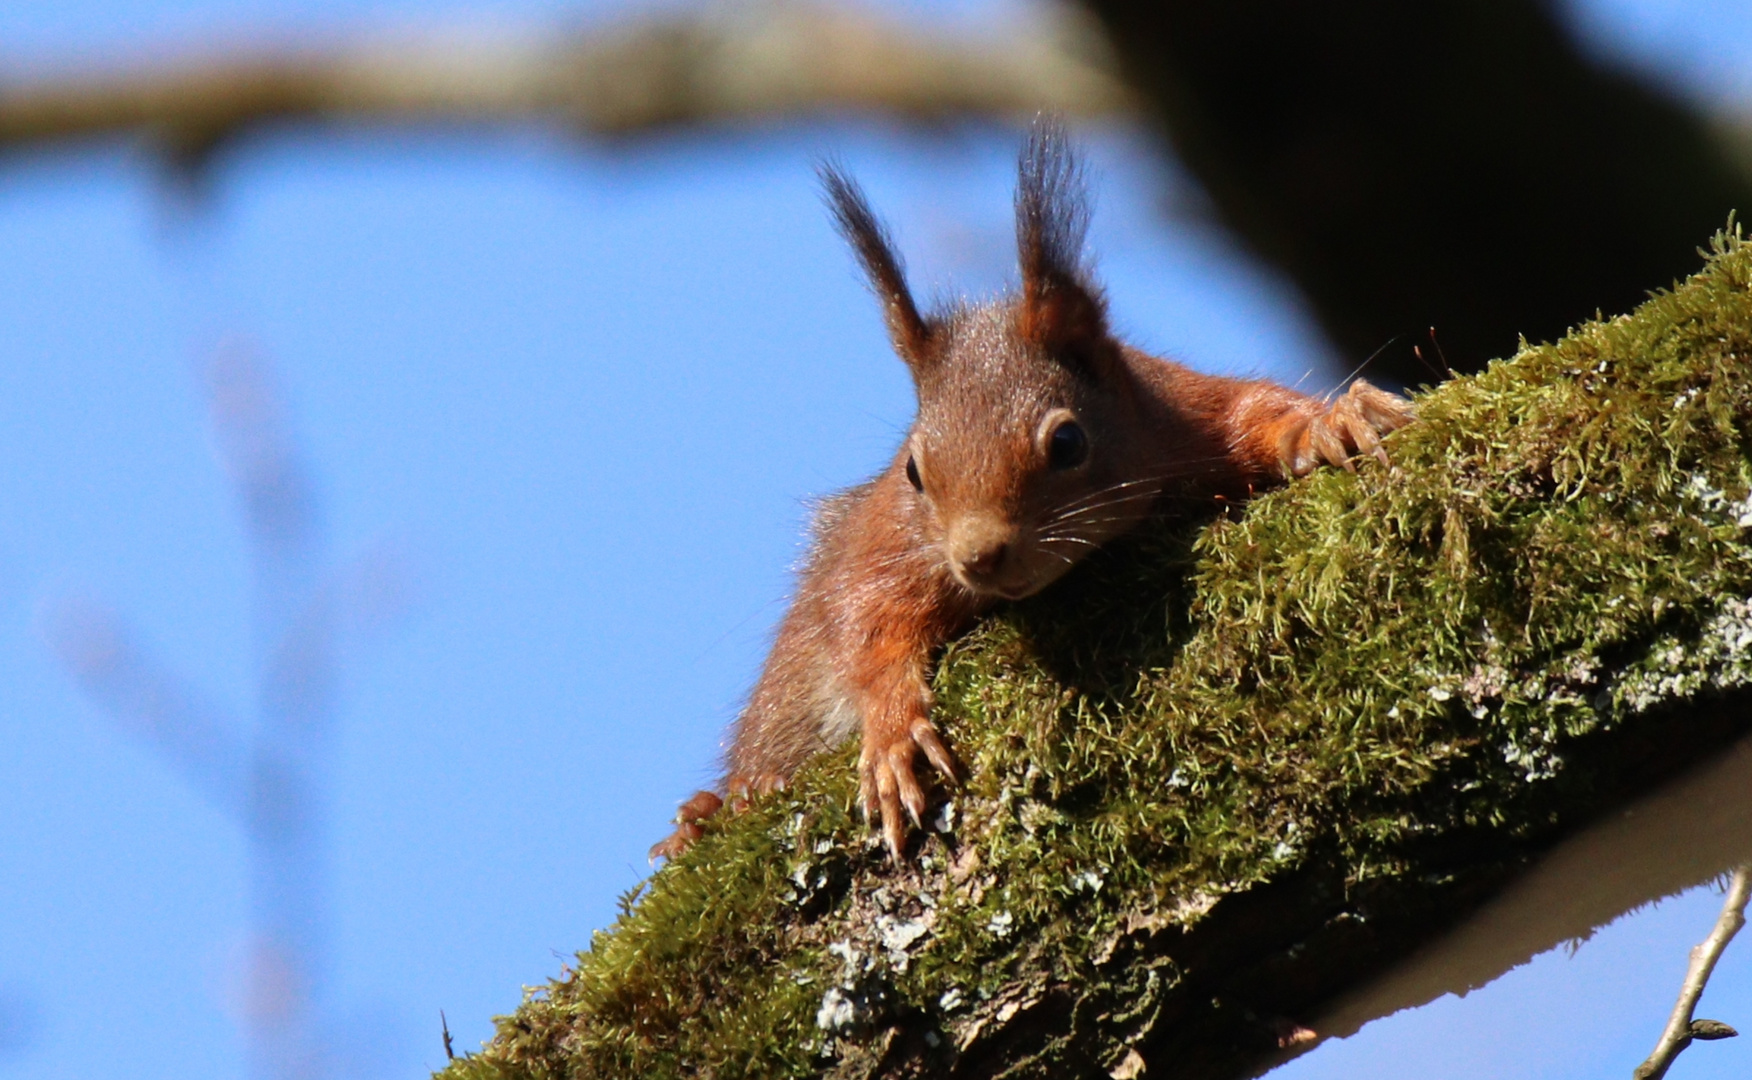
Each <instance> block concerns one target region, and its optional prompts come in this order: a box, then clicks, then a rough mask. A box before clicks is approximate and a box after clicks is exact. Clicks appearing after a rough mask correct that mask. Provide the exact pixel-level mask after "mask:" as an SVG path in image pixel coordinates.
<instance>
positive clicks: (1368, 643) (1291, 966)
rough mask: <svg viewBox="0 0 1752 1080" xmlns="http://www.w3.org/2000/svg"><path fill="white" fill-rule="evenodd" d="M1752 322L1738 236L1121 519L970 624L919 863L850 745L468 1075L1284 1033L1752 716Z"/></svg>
mask: <svg viewBox="0 0 1752 1080" xmlns="http://www.w3.org/2000/svg"><path fill="white" fill-rule="evenodd" d="M1749 361H1752V245H1748V244H1743V243H1742V242H1741V241H1740V240H1739V239H1737V238H1721V239H1720V240H1719V241H1718V243H1717V246H1716V253H1715V254H1714V255H1713V256H1712V258H1711V259H1710V261H1709V262H1708V265H1707V266H1706V267H1705V269H1704V270H1703V271H1702V272H1701V273H1699V274H1698V275H1697V276H1696V277H1694V278H1692V279H1691V280H1690V281H1688V282H1687V283H1685V284H1684V285H1683V286H1681V287H1679V288H1677V289H1676V290H1674V291H1673V292H1671V293H1665V294H1661V295H1659V296H1657V297H1655V298H1654V299H1652V300H1650V301H1649V302H1648V303H1646V304H1644V305H1643V306H1642V307H1641V308H1639V309H1638V310H1637V312H1636V313H1635V314H1633V315H1629V316H1624V317H1621V318H1616V319H1611V320H1608V321H1603V322H1597V323H1591V324H1588V325H1586V326H1583V327H1581V328H1580V329H1578V330H1576V331H1575V332H1574V333H1572V334H1571V335H1569V336H1568V337H1566V338H1565V339H1563V340H1562V341H1560V342H1558V343H1557V344H1555V345H1551V346H1540V347H1537V348H1527V349H1523V350H1522V352H1521V353H1520V354H1519V355H1517V356H1516V357H1514V358H1513V359H1512V360H1509V361H1505V362H1501V363H1498V364H1496V365H1493V366H1492V367H1491V368H1490V369H1489V370H1488V371H1486V372H1484V373H1483V374H1481V375H1479V376H1477V377H1473V378H1467V379H1461V380H1456V381H1454V382H1452V383H1449V384H1448V385H1445V386H1444V387H1442V388H1441V389H1439V390H1437V391H1435V392H1433V393H1431V394H1429V395H1428V396H1426V397H1424V398H1423V399H1422V400H1421V401H1420V403H1419V408H1420V419H1419V421H1418V423H1416V424H1414V425H1412V426H1411V427H1409V428H1407V429H1405V430H1404V431H1402V432H1400V433H1398V434H1396V435H1395V436H1394V437H1393V440H1392V446H1391V449H1392V453H1393V457H1394V460H1395V463H1396V465H1395V468H1394V469H1392V470H1387V469H1381V468H1376V467H1374V466H1373V465H1366V466H1364V467H1363V468H1362V469H1361V470H1360V471H1359V472H1358V473H1357V474H1356V475H1350V474H1346V473H1342V472H1329V473H1325V474H1322V475H1318V476H1315V477H1312V478H1310V479H1309V480H1306V481H1302V482H1298V483H1296V484H1294V485H1292V486H1291V487H1289V488H1288V489H1286V490H1284V491H1281V492H1277V493H1274V494H1272V495H1270V496H1267V497H1264V498H1261V499H1259V500H1257V501H1256V502H1255V503H1254V504H1253V505H1252V506H1251V507H1249V508H1248V509H1247V511H1246V513H1245V514H1244V515H1242V516H1241V517H1239V518H1238V519H1235V520H1224V521H1220V522H1218V523H1216V524H1214V525H1209V526H1206V527H1203V528H1189V527H1167V526H1164V527H1162V528H1159V529H1156V530H1152V531H1151V532H1150V533H1149V534H1147V535H1143V536H1140V537H1138V538H1135V539H1134V540H1132V541H1131V542H1129V543H1127V544H1124V545H1121V546H1120V547H1117V548H1115V549H1113V550H1111V551H1108V552H1104V553H1102V554H1100V555H1098V556H1097V557H1096V558H1094V559H1092V560H1091V561H1090V562H1089V563H1088V565H1086V566H1085V567H1083V568H1081V569H1080V570H1079V571H1078V572H1077V573H1076V574H1074V575H1072V576H1071V577H1070V578H1068V579H1067V580H1066V581H1065V582H1064V583H1063V584H1062V585H1061V586H1059V587H1055V588H1054V589H1052V590H1049V591H1048V593H1047V594H1046V595H1044V596H1042V597H1039V598H1036V599H1035V600H1033V601H1030V602H1028V603H1025V604H1022V605H1018V606H1017V607H1015V608H1013V609H1011V610H1008V611H1005V612H1003V613H1001V614H999V615H998V616H997V617H995V618H993V619H991V620H989V621H988V622H986V623H985V624H983V625H982V626H980V627H979V628H978V629H976V630H975V631H974V632H973V633H971V634H969V635H968V636H967V637H965V638H963V639H962V640H960V641H958V642H956V643H955V644H953V645H952V646H951V647H950V649H949V650H948V651H947V653H946V655H945V656H944V657H943V660H942V662H941V664H940V665H939V670H938V673H937V690H938V694H939V704H938V710H937V716H938V719H939V720H940V721H941V722H942V724H943V727H944V730H945V732H946V734H947V735H948V737H949V738H950V739H951V740H952V743H953V745H954V746H955V748H956V751H957V753H958V754H959V755H960V756H961V758H962V759H963V761H964V763H965V764H966V765H967V772H968V775H969V777H970V779H969V781H968V784H967V787H966V788H965V789H964V790H962V791H961V792H959V793H957V794H956V795H955V797H954V799H953V801H952V803H950V804H948V807H947V808H946V809H945V811H944V814H943V816H942V818H941V819H940V820H939V821H938V822H937V823H936V824H935V826H934V827H933V828H932V829H931V830H929V831H928V833H927V835H926V836H925V837H924V838H923V839H922V840H921V842H920V844H919V845H918V847H917V849H916V859H915V862H914V863H913V864H912V865H910V866H908V867H905V868H901V869H896V868H894V867H891V866H889V865H888V864H887V862H886V860H885V859H884V858H883V857H882V855H881V853H880V851H879V850H878V848H877V847H876V846H875V844H874V843H873V842H872V841H871V840H870V838H869V837H868V836H867V834H866V832H865V830H864V829H863V827H862V826H861V824H860V823H859V822H858V821H857V819H856V816H855V814H854V813H853V809H852V806H853V797H854V788H855V784H854V781H853V776H852V773H853V770H852V764H851V761H852V759H851V756H850V755H851V751H850V750H849V749H848V750H847V751H846V752H843V753H840V754H836V755H830V756H828V757H825V758H823V759H822V760H820V761H818V762H816V763H815V764H814V765H812V766H811V767H810V768H809V769H807V770H806V771H805V772H804V773H803V774H802V775H801V776H799V778H798V782H797V783H796V785H795V787H794V788H793V789H792V790H791V791H790V792H789V793H787V794H785V795H783V796H779V797H773V798H769V799H764V800H762V801H760V802H759V803H757V804H756V805H755V806H754V807H752V808H751V809H749V810H748V811H746V812H744V813H743V814H740V815H737V816H735V817H733V818H729V819H727V820H725V821H724V822H722V823H721V825H720V826H719V827H718V828H716V829H715V830H714V831H713V832H711V833H710V834H708V836H707V837H706V838H705V839H704V840H703V841H702V842H701V843H700V844H699V845H697V846H696V847H695V848H694V849H693V850H692V851H691V852H689V853H688V854H687V855H686V856H685V857H683V858H682V859H680V860H678V861H677V862H675V863H674V864H672V865H669V866H666V867H665V868H664V869H662V870H661V871H659V872H658V873H657V874H655V875H654V876H653V877H652V878H651V879H650V881H649V882H647V884H646V886H645V888H644V891H643V893H642V894H641V895H640V896H639V897H638V898H637V899H636V900H630V901H629V903H628V905H627V908H626V911H625V913H624V914H623V915H622V917H621V918H620V919H619V920H618V921H617V923H616V925H615V926H614V927H613V928H611V929H610V930H609V931H606V932H603V933H600V934H598V935H597V936H596V938H595V940H594V942H593V944H592V946H591V949H590V950H589V951H588V952H586V953H583V954H581V955H580V957H579V959H578V964H577V967H576V968H575V969H574V970H572V971H569V972H567V973H565V974H564V976H563V977H562V978H560V979H558V980H556V981H555V982H554V983H552V984H551V985H550V986H548V987H545V988H543V989H542V990H539V991H537V992H536V993H534V994H533V995H532V996H531V997H530V998H529V1000H528V1001H526V1002H525V1004H524V1005H523V1006H522V1007H521V1008H519V1009H518V1010H517V1012H516V1013H515V1014H513V1015H512V1016H510V1017H506V1018H503V1019H502V1020H501V1021H500V1023H499V1032H498V1035H497V1036H496V1037H495V1039H494V1040H493V1042H492V1043H490V1044H489V1045H488V1046H487V1047H486V1048H485V1049H484V1050H483V1051H482V1052H481V1053H480V1054H478V1055H474V1056H471V1057H469V1058H466V1059H463V1060H460V1061H458V1062H456V1063H455V1064H453V1065H452V1066H451V1067H450V1068H449V1069H448V1070H446V1072H445V1074H444V1075H445V1076H446V1077H447V1078H448V1080H467V1078H477V1077H501V1076H503V1077H543V1078H545V1077H556V1078H557V1077H629V1078H631V1077H639V1078H645V1077H671V1076H713V1077H719V1078H729V1077H786V1076H796V1077H804V1076H836V1077H854V1076H859V1077H861V1076H873V1075H894V1076H913V1075H916V1076H926V1075H931V1076H938V1075H943V1076H957V1077H962V1076H965V1077H985V1076H999V1075H1003V1076H1048V1075H1050V1076H1055V1077H1063V1076H1083V1075H1088V1076H1100V1075H1106V1074H1108V1073H1110V1072H1114V1071H1115V1070H1117V1072H1116V1073H1115V1074H1116V1075H1127V1074H1128V1072H1129V1074H1131V1075H1137V1074H1138V1073H1137V1070H1139V1069H1140V1068H1150V1069H1155V1068H1157V1067H1158V1066H1161V1067H1164V1068H1166V1067H1167V1065H1168V1064H1169V1063H1172V1072H1173V1074H1174V1075H1176V1076H1182V1077H1199V1076H1205V1077H1232V1076H1239V1075H1244V1074H1246V1073H1248V1072H1250V1071H1254V1070H1257V1069H1259V1068H1261V1067H1263V1066H1264V1065H1265V1064H1267V1063H1269V1061H1271V1060H1272V1059H1273V1058H1274V1057H1275V1056H1276V1055H1277V1054H1278V1053H1279V1050H1278V1043H1279V1040H1280V1039H1282V1038H1285V1037H1287V1036H1293V1035H1294V1034H1295V1033H1296V1030H1297V1028H1298V1026H1301V1025H1306V1024H1309V1023H1317V1022H1318V1021H1319V1018H1320V1017H1321V1016H1322V1015H1324V1014H1325V1013H1326V1012H1327V1011H1328V1010H1329V1009H1330V1008H1331V1007H1332V1006H1333V1005H1334V1003H1335V1002H1337V1001H1339V1000H1340V999H1341V998H1342V997H1344V996H1345V995H1347V994H1350V993H1352V992H1354V991H1356V990H1357V989H1358V988H1360V987H1362V986H1365V985H1367V984H1369V983H1370V982H1371V981H1372V980H1375V979H1376V978H1377V977H1378V976H1379V975H1380V974H1381V973H1382V972H1384V971H1386V970H1388V968H1389V967H1390V966H1391V965H1393V964H1394V963H1395V962H1396V961H1399V960H1401V959H1402V958H1404V957H1406V956H1407V955H1408V954H1410V953H1411V952H1412V951H1414V950H1415V949H1417V948H1418V947H1419V946H1420V945H1422V944H1424V943H1426V942H1428V941H1430V940H1432V938H1434V937H1435V936H1436V935H1438V934H1439V933H1440V932H1441V931H1442V930H1443V929H1444V928H1445V927H1448V926H1450V925H1452V924H1453V923H1455V921H1456V920H1458V919H1460V918H1461V917H1462V916H1464V915H1465V914H1467V913H1469V912H1471V911H1473V910H1475V909H1476V908H1477V907H1478V906H1479V905H1480V904H1481V903H1483V902H1484V901H1485V900H1487V899H1488V898H1490V897H1491V896H1493V895H1495V894H1497V893H1498V892H1499V891H1500V890H1501V889H1502V887H1503V886H1504V885H1505V883H1508V882H1511V881H1513V880H1515V879H1516V878H1517V877H1518V876H1519V875H1521V874H1522V873H1523V872H1524V871H1525V869H1526V868H1527V867H1528V866H1529V865H1531V864H1532V863H1533V862H1534V861H1535V860H1536V859H1537V858H1538V857H1539V856H1541V855H1542V854H1544V853H1546V852H1547V851H1549V850H1550V849H1551V848H1552V847H1553V845H1554V844H1556V843H1558V842H1559V841H1560V840H1562V839H1563V838H1564V837H1566V836H1570V835H1572V834H1574V833H1575V832H1576V831H1577V830H1578V829H1580V828H1581V827H1582V826H1584V825H1586V824H1587V823H1589V822H1591V821H1594V820H1596V819H1598V818H1600V817H1601V815H1602V814H1603V813H1604V812H1605V811H1607V810H1610V809H1615V808H1618V807H1622V806H1624V805H1625V804H1626V803H1627V802H1628V801H1629V800H1630V799H1632V798H1634V797H1636V796H1637V795H1639V794H1641V793H1644V792H1646V791H1649V790H1650V789H1651V788H1653V787H1654V786H1655V785H1656V784H1658V783H1660V782H1661V781H1663V780H1665V779H1667V778H1669V777H1671V776H1673V775H1675V774H1676V773H1678V772H1680V771H1682V770H1684V769H1686V768H1687V767H1689V766H1691V765H1693V764H1695V763H1698V762H1702V761H1706V760H1709V759H1710V758H1711V757H1712V756H1716V755H1719V754H1720V752H1721V749H1722V748H1723V747H1724V746H1726V745H1728V744H1729V743H1730V742H1732V741H1733V740H1735V739H1737V738H1738V737H1740V736H1741V735H1742V734H1744V733H1745V732H1746V731H1747V730H1748V728H1752V709H1748V708H1747V707H1746V706H1747V705H1749V704H1752V601H1749V600H1748V598H1752V534H1748V532H1747V530H1748V528H1752V459H1749V456H1748V454H1749V447H1748V442H1747V439H1746V434H1745V433H1746V430H1747V423H1748V420H1749V418H1752V365H1749ZM1723 703H1727V704H1729V705H1731V706H1732V707H1730V708H1722V707H1720V706H1721V705H1722V704H1723ZM1631 902H1634V901H1631ZM1510 962H1512V960H1511V961H1510ZM1469 977H1473V976H1469Z"/></svg>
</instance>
